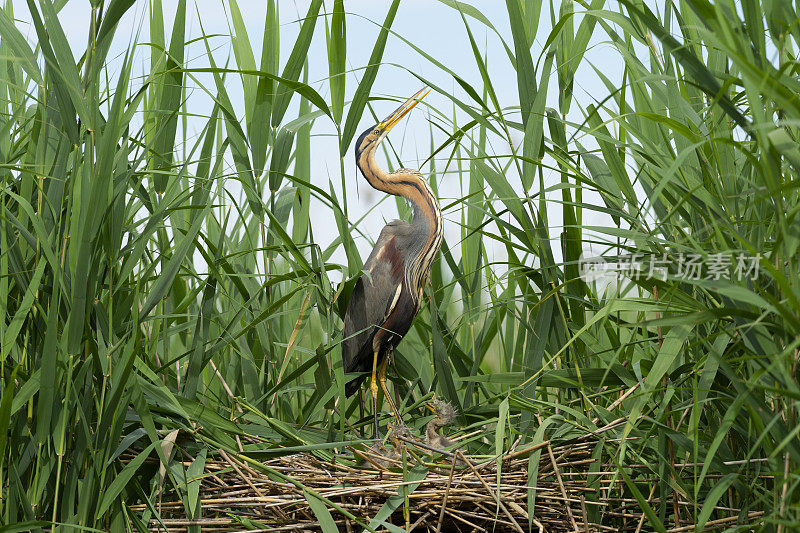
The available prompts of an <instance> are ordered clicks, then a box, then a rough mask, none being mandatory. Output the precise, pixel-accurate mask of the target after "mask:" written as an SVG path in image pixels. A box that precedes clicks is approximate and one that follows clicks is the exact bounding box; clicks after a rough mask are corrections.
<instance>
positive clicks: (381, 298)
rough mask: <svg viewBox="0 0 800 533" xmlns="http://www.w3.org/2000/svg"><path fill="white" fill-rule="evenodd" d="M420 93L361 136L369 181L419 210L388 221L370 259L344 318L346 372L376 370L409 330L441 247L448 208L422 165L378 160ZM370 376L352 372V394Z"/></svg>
mask: <svg viewBox="0 0 800 533" xmlns="http://www.w3.org/2000/svg"><path fill="white" fill-rule="evenodd" d="M421 93H422V91H420V92H419V93H417V95H415V97H416V96H419V95H420V94H421ZM423 96H424V95H423ZM415 97H412V99H409V101H407V102H406V103H405V104H403V106H401V107H400V108H399V109H398V110H397V111H395V112H394V113H393V114H392V115H390V117H389V118H387V119H386V120H385V121H383V122H381V123H379V124H376V125H375V126H373V127H372V128H370V129H368V130H366V131H365V132H364V133H362V134H361V136H360V137H359V139H358V141H357V142H356V165H357V166H358V168H359V169H360V170H361V173H362V174H363V175H364V177H365V178H366V179H367V181H368V182H369V184H370V185H372V187H374V188H375V189H378V190H380V191H383V192H386V193H389V194H393V195H397V196H402V197H404V198H405V199H406V200H408V202H409V203H411V206H412V207H413V211H414V215H413V218H412V220H411V222H406V221H402V220H394V221H392V222H389V223H388V224H386V226H384V228H383V229H382V230H381V233H380V236H379V237H378V240H377V241H376V242H375V246H374V248H373V249H372V252H371V253H370V255H369V258H367V261H366V263H364V268H363V274H362V275H361V277H360V278H359V280H358V281H357V282H356V285H355V288H354V289H353V293H352V295H351V297H350V302H349V304H348V307H347V312H346V314H345V319H344V341H343V350H342V358H343V363H344V371H345V372H346V373H352V372H366V371H369V370H370V369H373V370H374V367H375V365H376V363H377V364H380V363H382V362H383V361H384V360H385V359H386V357H388V356H389V354H390V353H391V352H392V351H393V350H394V348H395V347H396V346H397V344H398V343H399V342H400V340H401V339H402V338H403V337H404V336H405V335H406V333H408V330H409V329H410V327H411V322H412V321H413V319H414V316H415V315H416V314H417V311H419V308H420V303H421V301H422V294H423V291H424V289H425V284H426V283H427V281H428V277H429V276H430V271H431V265H432V263H433V260H434V259H435V257H436V254H437V253H438V252H439V248H440V247H441V243H442V234H443V224H442V212H441V209H440V208H439V203H438V202H437V201H436V196H434V194H433V191H431V188H430V186H429V185H428V183H427V182H426V181H425V179H424V178H423V177H422V175H421V174H420V173H419V171H417V170H411V169H399V170H397V171H395V172H391V173H389V172H386V171H384V170H382V169H381V168H380V167H379V166H378V165H377V163H376V162H375V149H376V147H377V146H378V144H380V142H381V141H382V140H383V138H384V137H385V136H386V134H387V133H388V131H389V129H391V127H392V126H393V125H394V124H396V122H397V120H399V118H401V117H402V116H403V115H405V113H407V112H408V110H410V109H411V107H413V105H415V104H416V102H417V100H414V101H413V103H411V102H412V100H413V99H414V98H415ZM365 378H366V374H362V375H359V376H356V377H354V378H352V379H351V380H350V381H349V382H348V383H347V385H346V388H345V393H346V395H347V396H351V395H352V394H353V393H355V391H356V390H358V387H359V385H360V384H361V383H362V382H363V381H364V379H365Z"/></svg>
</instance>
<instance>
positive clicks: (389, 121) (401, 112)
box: [378, 87, 431, 134]
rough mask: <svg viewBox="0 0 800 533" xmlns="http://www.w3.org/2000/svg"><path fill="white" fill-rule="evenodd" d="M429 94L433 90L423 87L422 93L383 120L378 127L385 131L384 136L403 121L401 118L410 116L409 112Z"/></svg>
mask: <svg viewBox="0 0 800 533" xmlns="http://www.w3.org/2000/svg"><path fill="white" fill-rule="evenodd" d="M429 92H431V88H430V87H423V88H422V90H421V91H419V92H418V93H417V94H415V95H414V96H412V97H411V98H409V99H408V100H406V101H405V102H403V105H401V106H400V107H398V108H397V109H396V110H395V111H394V113H392V114H391V115H389V116H388V117H386V118H385V119H384V120H383V122H381V123H380V124H379V125H378V127H379V128H380V129H381V130H383V131H382V132H383V133H384V134H385V133H387V132H388V131H389V130H390V129H392V128H393V127H394V126H395V125H396V124H397V123H398V122H400V119H401V118H403V117H404V116H406V114H408V112H409V111H411V110H412V109H414V106H415V105H417V104H418V103H420V101H421V100H422V99H423V98H425V96H426V95H427V94H428V93H429Z"/></svg>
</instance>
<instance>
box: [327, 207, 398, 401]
mask: <svg viewBox="0 0 800 533" xmlns="http://www.w3.org/2000/svg"><path fill="white" fill-rule="evenodd" d="M407 226H408V224H407V223H405V222H400V221H394V222H391V223H389V224H387V225H386V226H385V227H384V228H383V230H382V231H381V234H380V237H379V238H378V241H377V243H375V247H374V248H373V250H372V253H371V254H370V256H369V258H368V259H367V262H366V263H364V273H363V274H362V275H361V277H360V278H359V280H358V281H357V282H356V286H355V288H354V289H353V294H352V296H351V297H350V303H349V305H348V307H347V313H346V314H345V317H344V341H343V343H342V344H343V346H342V359H343V362H344V371H345V372H346V373H348V372H363V371H368V370H372V358H373V340H374V337H375V334H376V332H378V331H379V327H380V326H382V325H383V324H384V323H385V322H386V319H387V317H388V316H389V314H390V313H391V311H392V310H393V309H394V307H395V306H396V305H397V304H398V302H399V301H400V296H401V293H402V292H403V279H404V260H405V258H404V257H403V254H402V251H401V249H400V248H399V247H398V240H397V237H398V235H399V234H402V233H403V232H407V231H408V230H409V228H407ZM363 379H364V377H363V376H362V377H361V378H356V379H354V380H352V381H351V382H350V383H348V384H347V391H346V392H347V395H348V396H350V395H351V394H352V393H353V392H355V390H356V389H357V388H358V386H359V385H360V383H361V382H362V381H363Z"/></svg>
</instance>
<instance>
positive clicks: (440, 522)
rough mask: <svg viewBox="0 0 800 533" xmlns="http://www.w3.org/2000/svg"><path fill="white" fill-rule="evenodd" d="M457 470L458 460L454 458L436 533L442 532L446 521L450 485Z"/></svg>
mask: <svg viewBox="0 0 800 533" xmlns="http://www.w3.org/2000/svg"><path fill="white" fill-rule="evenodd" d="M455 469H456V459H455V457H453V461H452V463H450V476H449V477H448V478H447V488H446V489H445V490H444V497H443V498H442V509H441V510H440V511H439V521H438V522H437V524H436V533H439V532H440V531H441V530H442V521H443V520H444V510H445V508H446V507H447V497H448V496H449V495H450V485H451V484H452V483H453V472H454V471H455Z"/></svg>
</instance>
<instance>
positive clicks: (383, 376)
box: [378, 357, 403, 424]
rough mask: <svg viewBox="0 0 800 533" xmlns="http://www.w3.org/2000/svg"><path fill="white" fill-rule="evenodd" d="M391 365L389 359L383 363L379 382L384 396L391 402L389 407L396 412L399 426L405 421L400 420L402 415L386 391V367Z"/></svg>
mask: <svg viewBox="0 0 800 533" xmlns="http://www.w3.org/2000/svg"><path fill="white" fill-rule="evenodd" d="M388 363H389V357H386V359H384V360H383V362H382V363H381V369H380V372H378V381H380V383H381V388H382V389H383V394H384V395H386V399H387V400H389V405H391V406H392V411H393V412H394V417H395V418H396V419H397V423H398V424H402V423H403V420H402V419H401V418H400V413H398V412H397V407H395V406H394V401H393V400H392V397H391V396H390V395H389V391H388V390H387V389H386V366H387V364H388Z"/></svg>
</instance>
